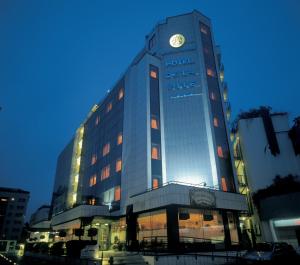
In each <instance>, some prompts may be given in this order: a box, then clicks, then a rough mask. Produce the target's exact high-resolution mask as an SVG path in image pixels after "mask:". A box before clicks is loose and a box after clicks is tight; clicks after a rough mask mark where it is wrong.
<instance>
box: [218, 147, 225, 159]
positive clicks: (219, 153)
mask: <svg viewBox="0 0 300 265" xmlns="http://www.w3.org/2000/svg"><path fill="white" fill-rule="evenodd" d="M218 156H219V157H224V155H223V149H222V147H221V146H218Z"/></svg>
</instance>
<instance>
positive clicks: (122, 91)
mask: <svg viewBox="0 0 300 265" xmlns="http://www.w3.org/2000/svg"><path fill="white" fill-rule="evenodd" d="M123 97H124V89H123V88H121V89H120V90H119V94H118V99H119V100H121V99H122V98H123Z"/></svg>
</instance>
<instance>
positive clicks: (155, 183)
mask: <svg viewBox="0 0 300 265" xmlns="http://www.w3.org/2000/svg"><path fill="white" fill-rule="evenodd" d="M152 188H153V189H157V188H158V179H153V180H152Z"/></svg>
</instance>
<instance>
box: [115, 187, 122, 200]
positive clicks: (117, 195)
mask: <svg viewBox="0 0 300 265" xmlns="http://www.w3.org/2000/svg"><path fill="white" fill-rule="evenodd" d="M120 199H121V188H120V186H117V187H115V201H119V200H120Z"/></svg>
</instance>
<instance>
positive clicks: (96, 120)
mask: <svg viewBox="0 0 300 265" xmlns="http://www.w3.org/2000/svg"><path fill="white" fill-rule="evenodd" d="M99 123H100V116H97V117H96V119H95V125H96V126H97V125H98V124H99Z"/></svg>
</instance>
